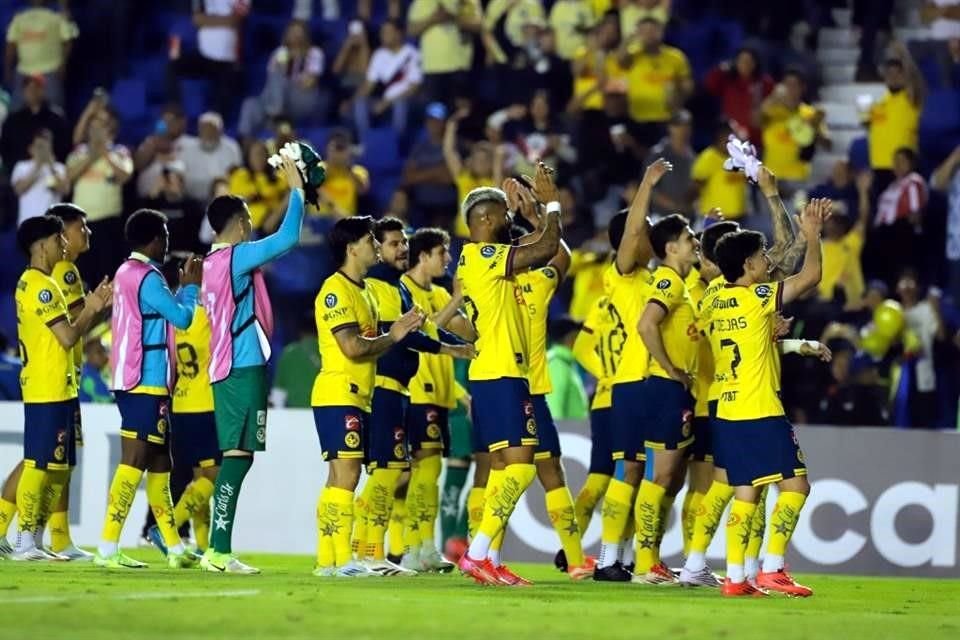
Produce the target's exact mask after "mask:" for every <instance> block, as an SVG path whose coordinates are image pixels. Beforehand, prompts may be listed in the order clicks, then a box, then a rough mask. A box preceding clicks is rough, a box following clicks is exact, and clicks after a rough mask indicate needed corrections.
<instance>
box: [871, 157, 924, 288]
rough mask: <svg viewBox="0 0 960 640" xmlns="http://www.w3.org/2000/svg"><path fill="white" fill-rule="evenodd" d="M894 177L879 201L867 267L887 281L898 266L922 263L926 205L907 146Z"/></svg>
mask: <svg viewBox="0 0 960 640" xmlns="http://www.w3.org/2000/svg"><path fill="white" fill-rule="evenodd" d="M893 176H894V181H893V182H892V183H890V185H889V186H887V188H886V189H884V190H883V193H881V194H880V198H879V200H878V201H877V213H876V215H875V216H874V218H873V228H872V229H871V230H870V232H869V236H868V251H867V254H868V257H869V260H868V261H867V264H866V265H865V267H866V270H867V273H868V274H870V275H872V276H874V277H878V278H881V279H883V280H886V281H887V282H890V281H891V280H892V278H893V277H894V276H895V275H896V272H897V269H898V267H901V266H903V265H917V264H921V262H922V260H923V255H922V253H921V252H922V250H923V249H922V246H921V240H922V234H923V212H924V209H925V208H926V206H927V184H926V182H925V181H924V179H923V177H922V176H921V175H920V174H919V173H917V154H916V152H914V151H913V150H912V149H909V148H907V147H902V148H900V149H898V150H897V152H896V153H895V154H894V159H893ZM894 256H896V260H894V259H892V258H893V257H894ZM898 261H899V262H898Z"/></svg>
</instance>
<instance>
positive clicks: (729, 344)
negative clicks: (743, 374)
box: [720, 338, 740, 380]
mask: <svg viewBox="0 0 960 640" xmlns="http://www.w3.org/2000/svg"><path fill="white" fill-rule="evenodd" d="M720 348H721V349H727V348H730V349H733V359H732V360H731V361H730V374H731V375H732V376H733V379H734V380H736V379H737V367H739V366H740V345H738V344H737V343H736V342H734V341H733V340H731V339H730V338H724V339H723V340H721V341H720Z"/></svg>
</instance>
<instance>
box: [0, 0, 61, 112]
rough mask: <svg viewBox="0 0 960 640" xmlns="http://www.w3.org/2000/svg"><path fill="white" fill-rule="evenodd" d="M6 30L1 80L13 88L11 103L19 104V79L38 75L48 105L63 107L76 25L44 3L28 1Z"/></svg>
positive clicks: (38, 0)
mask: <svg viewBox="0 0 960 640" xmlns="http://www.w3.org/2000/svg"><path fill="white" fill-rule="evenodd" d="M29 4H30V7H29V8H27V9H24V10H23V11H21V12H19V13H18V14H17V15H15V16H14V17H13V20H11V21H10V26H9V27H7V50H6V57H5V61H4V63H5V64H4V78H5V79H6V82H7V85H8V86H10V87H13V89H14V96H13V99H14V104H15V105H16V106H19V105H20V104H21V103H22V101H23V93H22V91H21V89H22V88H23V87H24V83H23V80H24V79H25V78H27V77H29V76H42V77H43V79H44V80H45V81H46V85H47V98H48V99H49V100H50V104H52V105H55V106H57V107H63V104H64V103H63V98H64V95H63V80H64V74H65V72H66V68H67V59H68V58H69V57H70V49H71V48H72V46H73V40H74V39H75V38H76V37H77V25H76V24H75V23H74V22H73V21H72V20H70V17H69V16H68V15H66V14H65V13H57V12H55V11H51V10H50V9H48V8H46V7H45V6H44V5H45V4H47V3H46V2H45V0H30V2H29Z"/></svg>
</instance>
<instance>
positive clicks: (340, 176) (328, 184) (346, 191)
mask: <svg viewBox="0 0 960 640" xmlns="http://www.w3.org/2000/svg"><path fill="white" fill-rule="evenodd" d="M324 168H325V169H326V172H327V176H326V178H324V180H323V185H322V186H321V187H320V191H321V193H323V196H324V198H326V200H328V201H329V204H328V203H325V202H323V201H321V202H320V205H319V206H318V207H317V208H316V209H313V210H312V211H311V212H310V213H311V214H312V215H319V216H337V215H340V214H344V215H348V216H355V215H357V205H358V202H359V201H360V187H359V186H358V183H359V184H362V185H369V184H370V172H369V171H367V169H366V167H362V166H360V165H358V164H355V165H353V166H351V167H350V168H348V169H345V168H342V167H328V166H326V165H324Z"/></svg>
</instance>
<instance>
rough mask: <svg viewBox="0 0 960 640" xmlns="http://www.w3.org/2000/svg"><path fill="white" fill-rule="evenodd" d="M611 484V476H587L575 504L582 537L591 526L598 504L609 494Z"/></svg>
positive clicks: (599, 474) (597, 474) (592, 474)
mask: <svg viewBox="0 0 960 640" xmlns="http://www.w3.org/2000/svg"><path fill="white" fill-rule="evenodd" d="M609 484H610V476H608V475H604V474H602V473H590V474H587V480H586V482H584V483H583V487H582V488H581V489H580V493H578V494H577V501H576V502H575V503H574V511H575V512H576V514H577V524H578V525H579V526H580V537H581V538H582V537H583V534H584V533H585V532H586V530H587V527H588V526H590V520H591V519H592V518H593V510H594V509H595V508H596V506H597V503H598V502H600V500H601V499H602V498H603V494H604V493H606V492H607V485H609Z"/></svg>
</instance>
